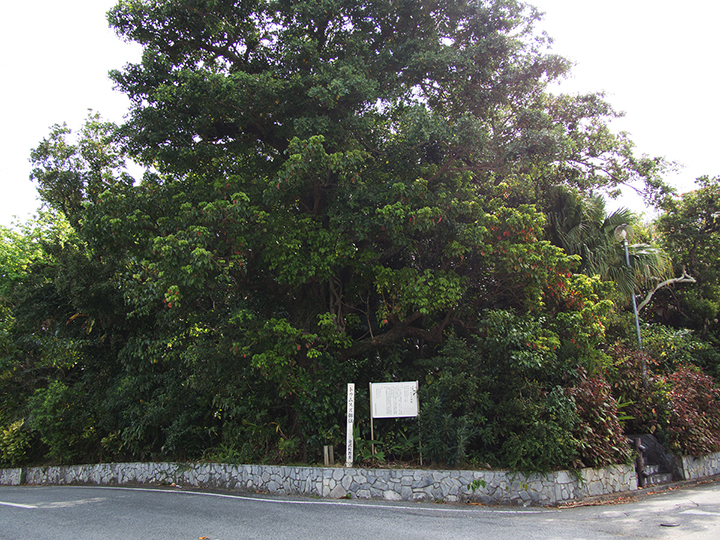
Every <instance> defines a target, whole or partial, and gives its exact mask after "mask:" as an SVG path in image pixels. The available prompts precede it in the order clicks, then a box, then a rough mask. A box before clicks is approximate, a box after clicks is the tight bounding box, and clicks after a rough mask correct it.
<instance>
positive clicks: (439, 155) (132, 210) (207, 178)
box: [0, 0, 663, 470]
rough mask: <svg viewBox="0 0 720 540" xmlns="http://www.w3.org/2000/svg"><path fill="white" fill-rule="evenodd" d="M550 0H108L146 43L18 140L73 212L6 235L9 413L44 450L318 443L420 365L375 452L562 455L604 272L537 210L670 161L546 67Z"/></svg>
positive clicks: (586, 364)
mask: <svg viewBox="0 0 720 540" xmlns="http://www.w3.org/2000/svg"><path fill="white" fill-rule="evenodd" d="M538 19H539V14H538V13H537V11H536V10H534V9H533V8H531V7H529V6H526V5H525V4H523V3H520V2H516V1H514V0H493V1H488V2H475V1H472V2H466V1H454V0H452V1H449V2H436V1H434V0H427V1H426V0H422V1H415V2H401V3H398V2H396V1H395V0H374V1H372V2H359V1H357V0H332V1H326V2H315V1H299V2H287V1H284V0H283V1H273V2H235V1H230V0H193V1H191V2H188V1H186V0H167V1H164V2H146V1H143V0H124V1H122V2H119V3H118V5H117V6H116V7H115V8H114V9H113V10H111V12H110V13H109V21H110V24H111V26H112V27H113V28H114V29H115V31H116V32H117V33H118V34H119V35H120V36H121V37H122V38H124V39H127V40H130V41H135V42H137V43H140V44H141V45H142V46H143V47H144V50H145V54H144V55H143V59H142V61H141V62H140V63H138V64H135V65H128V66H126V67H125V68H123V69H122V70H120V71H116V72H113V74H112V78H113V80H114V82H115V84H116V85H117V87H118V88H119V89H120V90H121V91H123V92H124V93H125V94H126V95H127V96H128V98H129V99H130V100H131V103H132V106H131V111H130V113H129V116H128V119H127V121H126V122H125V123H124V124H123V125H120V126H114V125H112V124H110V123H107V122H105V121H103V120H102V119H101V118H100V116H99V115H95V114H93V115H91V116H90V117H89V118H88V120H87V122H86V123H85V125H84V126H83V127H82V128H81V129H80V130H78V131H77V132H72V131H71V130H70V129H69V128H68V127H67V126H55V127H53V128H52V130H51V133H50V135H49V136H48V137H47V138H46V139H45V140H43V141H42V142H41V143H40V144H39V146H38V147H37V148H36V149H35V150H34V151H33V152H32V154H31V159H32V161H33V165H34V169H33V178H34V179H35V180H36V182H37V183H38V187H39V192H40V195H41V197H42V199H43V201H44V202H45V203H46V204H47V205H48V206H49V207H50V208H51V209H53V210H54V211H56V212H58V213H60V212H62V213H64V215H65V216H66V217H67V220H68V223H69V224H70V226H71V230H70V231H68V233H67V234H66V235H65V236H64V237H61V235H59V234H58V235H55V236H52V237H48V238H46V239H45V240H44V241H43V242H42V254H43V255H42V256H36V255H35V253H36V251H35V250H36V248H37V245H36V244H34V243H33V242H30V243H24V240H21V239H20V238H16V237H13V238H12V239H10V241H9V243H10V244H11V245H12V246H14V247H13V248H12V249H11V250H10V252H12V253H11V256H10V257H9V259H8V260H10V261H11V262H10V263H7V265H8V266H11V267H12V269H13V272H15V273H13V274H12V276H11V278H8V279H6V280H5V281H3V282H2V283H0V287H3V289H2V291H3V294H5V291H9V292H7V294H8V299H7V301H6V300H4V299H3V306H4V309H6V311H5V312H4V313H5V314H7V315H3V316H4V317H5V318H4V319H3V320H4V321H9V322H8V323H7V324H6V323H5V322H4V323H3V325H4V326H3V332H5V333H4V334H3V340H4V341H3V353H2V354H3V356H2V364H0V374H1V375H2V377H1V378H0V388H2V392H3V394H2V396H3V398H2V399H3V406H7V407H9V411H10V412H9V417H12V418H21V417H24V416H27V417H28V419H29V420H28V423H29V426H30V427H31V428H32V429H33V430H35V431H36V432H37V433H38V436H39V437H40V439H41V440H42V441H43V444H44V450H45V459H47V460H51V461H55V462H63V463H67V462H76V461H80V460H88V459H197V458H205V459H223V460H232V461H253V462H273V463H275V462H288V461H294V460H302V461H306V462H312V461H315V460H318V459H319V457H320V451H321V448H322V445H324V444H335V445H340V444H342V435H341V430H340V428H339V426H342V425H344V418H343V415H344V389H345V385H346V383H348V382H355V383H356V384H357V386H358V388H366V387H367V383H368V382H379V381H391V380H406V379H407V380H414V379H415V378H416V379H417V380H420V381H423V383H422V384H421V389H422V390H421V392H422V396H421V397H422V400H421V403H422V411H421V418H420V420H419V423H418V426H417V428H413V427H408V425H406V423H403V422H395V423H389V425H388V426H386V428H387V429H386V431H384V433H383V435H382V441H383V444H382V445H380V444H379V445H378V446H379V449H380V450H381V452H382V453H383V454H382V458H383V459H401V460H414V459H416V458H417V457H418V452H417V448H418V446H419V445H420V441H421V440H422V448H423V451H424V452H425V453H426V454H427V455H428V456H429V458H430V459H432V460H434V461H436V462H438V463H445V464H448V465H452V466H459V465H461V464H463V463H467V462H476V463H477V462H489V463H492V464H493V465H497V466H505V467H512V468H526V469H528V470H549V469H552V468H557V467H563V466H568V465H571V464H572V463H573V462H575V460H576V459H577V456H578V451H579V449H581V448H582V440H581V439H579V438H578V437H579V436H578V435H577V433H578V429H579V426H581V425H582V422H583V421H585V422H586V424H587V425H592V422H591V421H590V420H586V419H585V418H584V417H579V416H578V413H577V411H576V410H575V405H574V403H573V401H572V399H571V398H570V397H569V396H568V394H567V393H566V391H565V390H566V389H567V388H568V387H571V386H572V385H573V384H574V381H575V376H576V374H577V372H578V368H583V369H585V370H586V371H587V372H588V373H590V374H594V373H595V372H596V371H598V370H600V369H602V368H604V367H605V366H606V365H607V357H606V356H605V355H604V354H603V352H602V351H601V350H600V347H601V346H602V344H603V343H604V341H605V339H606V337H605V329H606V328H607V326H608V324H609V322H610V320H611V315H612V310H613V303H612V302H611V301H610V298H612V295H613V285H612V284H611V283H609V282H603V281H601V280H599V279H597V278H596V277H594V275H590V274H592V273H590V272H588V273H587V275H584V274H582V273H578V270H579V269H580V270H581V269H582V267H581V266H579V265H582V264H583V261H584V259H583V257H584V256H585V254H586V253H585V252H582V253H580V252H577V253H576V252H571V253H569V252H568V251H564V250H563V249H562V247H560V246H561V245H562V244H558V243H557V242H556V241H555V240H556V239H555V238H550V239H546V238H545V236H544V235H545V232H546V230H548V219H547V217H546V215H544V214H543V211H547V209H548V208H550V206H551V203H552V202H553V200H554V199H553V194H554V193H555V190H556V189H557V187H556V186H564V187H565V188H568V187H569V188H576V189H580V190H583V191H587V192H589V191H592V190H597V189H610V190H612V189H613V188H614V187H615V186H617V185H618V184H620V183H623V182H628V181H631V180H644V181H646V182H648V184H649V185H652V186H657V185H658V177H657V175H658V174H659V172H661V170H662V168H663V163H662V162H661V161H653V160H649V159H645V158H643V159H638V158H635V157H634V156H633V154H632V145H631V143H630V142H629V141H628V140H627V138H626V137H625V136H624V135H615V134H613V133H611V132H610V130H609V129H608V127H607V122H608V121H609V120H610V119H612V118H614V117H615V116H616V113H615V111H613V109H612V107H610V106H609V105H608V104H607V103H606V102H605V101H604V100H603V99H602V96H600V95H597V94H592V95H583V96H563V95H559V96H556V95H551V94H550V93H548V92H547V91H546V89H547V87H548V84H550V83H552V82H553V81H556V80H558V79H559V78H561V77H563V76H564V75H565V74H566V73H567V71H568V69H569V62H567V61H566V60H564V59H562V58H560V57H558V56H556V55H553V54H550V53H549V51H548V49H547V46H548V44H549V41H548V39H547V38H546V37H545V36H542V35H539V34H538V33H537V32H536V31H535V29H534V25H535V24H536V22H537V21H538ZM128 158H132V159H133V160H135V161H136V162H137V163H140V164H141V165H143V166H145V168H146V169H147V171H146V172H145V174H144V176H143V177H142V178H137V179H132V178H130V176H129V175H128V174H127V172H126V170H125V168H124V166H125V162H126V160H127V159H128ZM548 216H550V220H551V223H550V224H551V225H553V226H554V225H555V222H554V221H552V219H553V218H552V216H551V215H550V214H549V213H548ZM606 229H607V227H606ZM57 230H59V226H58V227H57ZM605 232H607V231H605ZM3 246H5V244H3ZM564 247H567V246H564ZM13 250H14V251H13ZM6 251H7V250H6V249H5V247H3V252H2V253H3V254H4V253H6ZM3 256H4V255H3ZM3 260H4V259H3ZM23 261H27V263H26V262H23ZM16 263H17V264H16ZM4 264H5V263H4ZM16 270H17V271H16ZM7 275H8V276H10V274H9V273H8V274H7ZM6 285H7V287H6ZM7 310H10V311H7ZM362 392H363V391H362V390H361V391H359V392H358V401H357V403H358V411H357V414H358V418H360V417H361V415H362V414H365V412H367V411H362V410H361V409H362V407H363V405H362V403H363V399H362V397H363V396H361V393H362ZM26 413H27V414H26ZM611 416H612V414H611V413H610V412H608V418H610V417H611ZM365 417H366V416H365ZM366 427H367V426H365V425H363V426H362V429H361V431H363V430H365V431H366ZM363 435H364V439H367V433H365V432H364V431H363ZM362 440H363V439H362V438H360V437H358V451H359V455H361V456H363V455H364V452H365V449H366V448H367V445H365V446H364V443H362V442H361V441H362ZM368 459H369V460H372V459H374V460H376V461H377V460H379V459H380V456H379V455H376V456H375V457H374V458H373V457H372V456H370V457H368ZM598 459H601V458H600V457H598ZM603 459H604V458H603ZM608 459H609V458H608Z"/></svg>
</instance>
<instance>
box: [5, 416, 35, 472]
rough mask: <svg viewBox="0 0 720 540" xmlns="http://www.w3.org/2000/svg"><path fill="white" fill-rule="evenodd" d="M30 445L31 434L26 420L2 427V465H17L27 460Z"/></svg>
mask: <svg viewBox="0 0 720 540" xmlns="http://www.w3.org/2000/svg"><path fill="white" fill-rule="evenodd" d="M29 447H30V434H29V433H28V430H27V429H26V428H25V420H18V421H17V422H14V423H12V424H10V425H9V426H7V427H4V428H0V465H2V466H10V467H16V466H17V465H20V464H22V463H23V462H24V461H25V458H26V453H27V450H28V448H29Z"/></svg>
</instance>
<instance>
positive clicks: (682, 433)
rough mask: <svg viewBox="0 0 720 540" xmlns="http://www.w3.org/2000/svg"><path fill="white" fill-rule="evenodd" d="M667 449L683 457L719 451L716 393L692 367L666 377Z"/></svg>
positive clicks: (710, 381)
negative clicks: (667, 384)
mask: <svg viewBox="0 0 720 540" xmlns="http://www.w3.org/2000/svg"><path fill="white" fill-rule="evenodd" d="M668 383H669V385H670V388H671V389H670V392H669V394H668V428H667V431H668V436H669V442H670V448H671V449H672V450H673V451H675V452H678V453H680V454H683V455H690V456H703V455H706V454H710V453H712V452H717V451H720V389H718V387H717V386H716V385H715V381H714V380H713V378H712V377H710V376H709V375H706V374H705V373H703V372H702V370H701V369H699V368H697V367H696V366H692V365H687V366H682V367H681V368H680V369H678V370H677V371H676V372H675V373H673V374H672V375H670V376H669V377H668Z"/></svg>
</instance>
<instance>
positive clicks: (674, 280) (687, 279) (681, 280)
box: [637, 268, 697, 311]
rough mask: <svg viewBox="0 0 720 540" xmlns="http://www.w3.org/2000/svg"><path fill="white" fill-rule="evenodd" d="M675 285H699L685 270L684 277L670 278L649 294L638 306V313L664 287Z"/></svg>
mask: <svg viewBox="0 0 720 540" xmlns="http://www.w3.org/2000/svg"><path fill="white" fill-rule="evenodd" d="M673 283H697V280H696V279H695V278H694V277H692V276H690V275H688V273H687V271H686V270H685V269H684V268H683V273H682V276H680V277H676V278H670V279H666V280H665V281H663V282H661V283H658V284H657V285H656V286H655V288H654V289H653V290H652V291H650V292H649V293H648V295H647V296H646V297H645V300H643V301H642V302H640V305H639V306H638V308H637V309H638V311H640V310H641V309H642V308H644V307H645V306H646V305H648V303H649V302H650V300H651V299H652V297H653V295H654V294H655V293H656V292H658V291H659V290H660V289H662V288H663V287H667V286H668V285H672V284H673Z"/></svg>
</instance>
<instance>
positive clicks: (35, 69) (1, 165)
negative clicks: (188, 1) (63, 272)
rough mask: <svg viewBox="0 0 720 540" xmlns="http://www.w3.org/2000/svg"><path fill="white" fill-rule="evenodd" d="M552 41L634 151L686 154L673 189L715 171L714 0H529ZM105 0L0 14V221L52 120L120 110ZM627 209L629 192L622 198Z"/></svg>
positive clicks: (127, 57) (65, 0) (38, 2)
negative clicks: (608, 109)
mask: <svg viewBox="0 0 720 540" xmlns="http://www.w3.org/2000/svg"><path fill="white" fill-rule="evenodd" d="M529 3H531V4H534V5H535V6H537V7H538V8H540V10H541V11H544V12H545V13H546V15H545V19H544V21H543V22H542V23H541V24H540V28H541V29H543V30H545V31H547V33H548V34H549V35H550V36H551V37H553V39H554V40H555V43H554V50H555V52H557V53H559V54H562V55H563V56H565V57H567V58H569V59H570V60H572V61H573V62H575V63H576V66H575V69H574V71H573V76H572V77H571V78H570V79H569V80H567V81H566V82H564V83H563V85H562V86H561V89H562V90H563V91H567V92H571V93H573V92H586V91H604V92H606V94H607V99H608V100H609V101H610V103H612V104H613V105H614V106H615V108H616V109H618V110H622V111H624V112H625V113H626V116H625V118H623V119H622V120H620V121H616V122H614V123H613V127H614V128H615V129H616V130H624V131H628V132H629V133H630V134H631V137H632V139H633V140H634V141H635V143H636V145H637V149H638V153H641V154H643V153H645V154H649V155H652V156H665V157H666V158H668V159H670V160H673V161H677V162H679V163H681V164H682V165H684V169H682V170H681V172H680V174H679V175H676V176H672V177H670V178H669V180H670V181H671V182H672V183H673V184H675V185H677V186H678V187H679V188H680V189H681V190H688V189H691V188H692V183H693V180H694V179H695V178H696V177H698V176H701V175H710V176H717V175H720V164H719V163H718V146H719V144H718V143H720V137H719V136H718V128H719V127H720V100H719V99H718V91H719V89H720V84H719V83H720V69H719V68H720V61H719V58H718V56H719V53H720V37H719V36H720V32H718V31H717V24H718V21H719V20H720V3H718V2H713V1H710V0H685V1H684V2H677V1H670V0H602V1H600V0H593V1H591V0H531V1H530V2H529ZM114 4H115V0H23V1H22V2H8V3H6V5H5V6H4V8H3V12H2V17H1V18H0V46H1V47H2V48H1V50H2V51H4V53H3V54H2V56H0V73H2V81H1V84H0V98H1V99H0V103H2V108H0V120H1V123H2V130H0V137H1V138H2V140H1V141H0V187H1V188H2V192H1V196H0V224H2V225H6V226H9V225H11V223H12V222H13V221H14V218H13V216H17V217H18V218H19V220H20V221H24V220H26V219H27V218H28V217H30V216H31V215H32V214H33V213H34V212H35V210H36V209H37V206H38V203H37V201H36V199H35V188H34V186H33V185H32V183H31V182H30V181H29V179H28V176H29V174H30V164H29V162H28V158H29V154H30V150H31V148H33V147H35V146H37V144H38V143H39V142H40V140H41V139H42V138H43V137H45V136H46V135H47V134H48V132H49V128H50V126H51V125H53V124H55V123H62V122H67V124H68V125H69V126H70V127H71V128H78V127H79V126H80V125H81V124H82V122H83V120H84V118H85V117H86V115H87V110H88V109H93V110H95V111H98V112H100V113H101V114H102V115H103V117H105V118H107V119H110V120H114V121H120V120H122V117H123V115H124V113H125V111H126V109H127V105H128V102H127V100H126V98H125V97H124V96H123V95H121V94H119V93H117V92H115V91H114V90H113V88H112V84H111V82H110V81H109V79H108V77H107V72H108V71H109V70H111V69H116V68H120V67H122V66H123V65H124V64H125V63H127V62H131V61H136V60H138V59H139V55H140V51H139V48H137V47H136V46H133V45H128V44H125V43H123V42H122V41H120V40H119V39H118V38H117V37H116V36H115V35H114V33H113V32H112V31H111V30H110V29H109V28H108V25H107V22H106V20H105V13H106V12H107V11H108V10H109V9H110V8H111V7H112V6H113V5H114ZM623 201H624V203H625V204H628V205H630V206H633V207H634V208H636V209H639V208H640V207H639V206H637V205H638V203H637V202H636V201H633V200H632V199H630V198H628V199H624V200H623Z"/></svg>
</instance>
